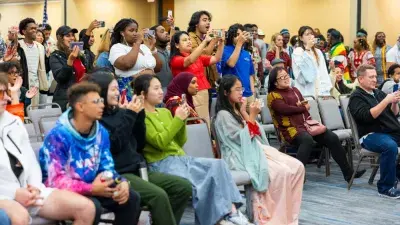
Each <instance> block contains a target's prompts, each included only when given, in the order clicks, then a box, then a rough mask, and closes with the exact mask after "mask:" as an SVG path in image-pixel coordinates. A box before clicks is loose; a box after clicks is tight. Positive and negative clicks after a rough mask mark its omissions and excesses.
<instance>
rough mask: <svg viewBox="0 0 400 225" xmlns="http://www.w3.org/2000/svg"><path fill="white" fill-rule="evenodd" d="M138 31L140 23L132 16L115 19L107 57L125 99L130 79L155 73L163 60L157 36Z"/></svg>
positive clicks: (129, 96)
mask: <svg viewBox="0 0 400 225" xmlns="http://www.w3.org/2000/svg"><path fill="white" fill-rule="evenodd" d="M145 32H146V31H145V30H143V31H142V32H139V24H138V23H137V22H136V20H134V19H130V18H125V19H121V20H120V21H118V23H117V24H115V26H114V30H113V33H112V35H111V49H110V56H109V58H108V59H109V60H110V62H111V64H112V65H113V66H114V68H115V75H116V76H117V80H118V86H119V90H120V92H123V91H126V97H127V99H128V101H131V100H132V96H133V91H132V89H131V85H130V83H131V82H132V81H133V79H134V78H136V77H138V76H140V75H142V74H149V73H150V74H155V73H157V72H159V71H160V69H161V67H162V64H161V60H160V58H159V57H158V53H157V49H156V39H155V38H154V37H153V36H151V35H146V37H145V36H144V33H145Z"/></svg>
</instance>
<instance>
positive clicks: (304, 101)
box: [300, 100, 308, 105]
mask: <svg viewBox="0 0 400 225" xmlns="http://www.w3.org/2000/svg"><path fill="white" fill-rule="evenodd" d="M300 103H301V104H303V105H305V104H308V100H303V101H301V102H300Z"/></svg>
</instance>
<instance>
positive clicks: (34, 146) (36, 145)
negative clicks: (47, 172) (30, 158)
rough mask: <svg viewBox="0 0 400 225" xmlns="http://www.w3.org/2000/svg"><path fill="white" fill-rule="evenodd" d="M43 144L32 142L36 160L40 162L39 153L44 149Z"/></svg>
mask: <svg viewBox="0 0 400 225" xmlns="http://www.w3.org/2000/svg"><path fill="white" fill-rule="evenodd" d="M42 145H43V142H31V147H32V149H33V151H34V152H35V155H36V159H37V160H39V151H40V148H41V147H42Z"/></svg>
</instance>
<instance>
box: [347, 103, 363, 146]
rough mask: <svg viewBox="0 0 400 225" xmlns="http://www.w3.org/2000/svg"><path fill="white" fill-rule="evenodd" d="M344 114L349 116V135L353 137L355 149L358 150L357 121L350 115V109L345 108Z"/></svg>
mask: <svg viewBox="0 0 400 225" xmlns="http://www.w3.org/2000/svg"><path fill="white" fill-rule="evenodd" d="M346 114H347V116H348V118H349V123H350V129H351V135H352V137H353V140H354V144H355V145H356V149H357V150H358V151H360V150H361V145H360V141H359V140H360V135H359V134H358V128H357V123H356V121H355V120H354V118H353V116H352V115H351V112H350V109H349V108H347V110H346Z"/></svg>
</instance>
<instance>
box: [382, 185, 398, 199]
mask: <svg viewBox="0 0 400 225" xmlns="http://www.w3.org/2000/svg"><path fill="white" fill-rule="evenodd" d="M379 196H380V197H385V198H390V199H399V198H400V191H399V190H397V189H396V188H394V187H392V188H390V189H389V191H387V192H385V193H379Z"/></svg>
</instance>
